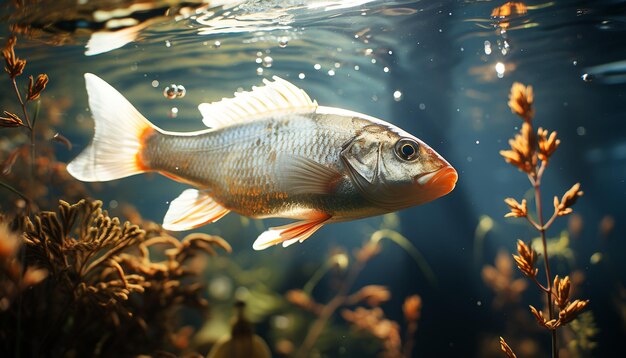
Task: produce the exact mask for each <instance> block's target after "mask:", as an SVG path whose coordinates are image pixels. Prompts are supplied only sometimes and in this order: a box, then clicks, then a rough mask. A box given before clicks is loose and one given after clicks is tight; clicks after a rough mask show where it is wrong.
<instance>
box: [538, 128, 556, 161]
mask: <svg viewBox="0 0 626 358" xmlns="http://www.w3.org/2000/svg"><path fill="white" fill-rule="evenodd" d="M537 137H538V138H539V143H538V145H539V159H541V160H542V161H544V162H545V161H548V159H549V158H550V157H551V156H552V154H554V152H555V151H556V149H557V148H558V147H559V144H561V140H559V139H557V138H556V132H552V133H550V135H549V136H548V130H547V129H542V128H539V129H538V130H537Z"/></svg>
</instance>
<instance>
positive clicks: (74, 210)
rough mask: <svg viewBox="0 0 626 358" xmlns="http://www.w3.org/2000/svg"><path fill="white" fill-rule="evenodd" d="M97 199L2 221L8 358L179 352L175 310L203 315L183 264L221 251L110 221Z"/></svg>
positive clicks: (216, 241)
mask: <svg viewBox="0 0 626 358" xmlns="http://www.w3.org/2000/svg"><path fill="white" fill-rule="evenodd" d="M101 206H102V203H101V202H99V201H93V202H88V201H84V200H81V201H79V202H78V203H76V204H73V205H70V204H68V203H66V202H60V204H59V209H58V212H46V211H44V212H40V213H38V214H37V215H35V216H34V217H33V219H32V220H31V219H30V218H29V217H26V216H18V217H16V218H15V219H13V220H12V221H9V220H8V219H7V218H6V217H2V223H1V225H2V226H1V227H2V232H1V233H0V234H1V236H0V240H1V245H2V246H1V247H2V249H1V250H0V251H1V254H2V257H1V258H0V260H1V265H0V267H1V269H2V271H1V276H0V280H1V281H2V285H1V287H3V290H2V298H1V301H0V302H1V312H0V325H1V326H2V328H1V329H0V332H2V334H1V335H0V345H1V347H2V351H3V352H7V353H8V352H10V353H11V354H14V355H15V356H20V354H23V355H26V356H39V355H42V354H46V355H52V356H67V355H71V356H108V355H111V354H116V355H117V354H119V355H130V354H145V353H152V352H157V351H159V350H162V351H164V352H167V351H173V352H180V350H181V349H182V348H185V347H184V346H183V347H181V346H177V342H178V340H177V339H176V338H177V333H178V331H179V330H181V329H186V328H184V327H181V326H180V323H181V322H179V320H178V318H179V315H180V312H179V311H181V310H188V309H191V310H195V311H196V312H197V313H196V314H199V315H201V316H202V315H206V314H207V310H208V302H207V301H206V299H205V298H203V294H202V293H203V290H204V288H203V286H202V285H201V284H200V283H198V282H197V281H198V280H197V277H196V276H197V275H198V272H196V271H194V270H193V265H192V264H191V263H192V261H193V259H194V257H196V256H198V255H200V254H208V255H216V254H217V253H216V251H217V249H222V250H224V251H230V246H229V245H228V244H227V243H226V242H225V241H224V240H222V239H221V238H219V237H216V236H210V235H206V234H190V235H188V236H186V237H185V238H183V239H182V240H180V241H179V240H178V239H176V238H173V237H171V236H169V235H168V234H166V233H164V232H163V231H162V230H158V229H156V228H155V227H153V228H150V229H148V230H147V231H146V230H142V229H140V228H139V227H138V226H136V225H132V224H130V223H129V222H125V223H121V222H120V221H119V219H117V218H111V217H110V216H109V215H108V214H107V212H106V211H104V210H102V208H101Z"/></svg>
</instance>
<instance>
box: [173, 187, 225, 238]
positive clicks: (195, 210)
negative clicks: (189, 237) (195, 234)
mask: <svg viewBox="0 0 626 358" xmlns="http://www.w3.org/2000/svg"><path fill="white" fill-rule="evenodd" d="M229 211H230V210H228V209H226V208H224V207H223V206H221V205H220V204H218V203H216V202H215V201H214V200H213V198H211V196H209V194H208V193H207V192H206V191H200V190H196V189H187V190H185V191H183V192H182V194H180V196H178V198H176V199H174V200H173V201H172V203H171V204H170V207H169V209H168V210H167V213H166V214H165V218H163V228H164V229H166V230H172V231H185V230H191V229H194V228H197V227H199V226H202V225H204V224H208V223H212V222H215V221H217V220H219V219H220V218H221V217H222V216H224V215H226V214H228V212H229Z"/></svg>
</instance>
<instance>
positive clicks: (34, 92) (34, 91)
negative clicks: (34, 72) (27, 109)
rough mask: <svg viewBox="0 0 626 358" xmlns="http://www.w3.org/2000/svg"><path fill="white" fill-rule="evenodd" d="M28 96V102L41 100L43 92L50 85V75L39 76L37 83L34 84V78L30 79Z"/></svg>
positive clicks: (30, 77)
mask: <svg viewBox="0 0 626 358" xmlns="http://www.w3.org/2000/svg"><path fill="white" fill-rule="evenodd" d="M28 80H29V83H28V96H27V97H26V100H27V101H35V100H37V99H39V96H41V92H43V90H44V89H46V85H47V84H48V75H46V74H45V73H43V74H40V75H39V76H37V81H35V83H34V84H33V76H29V77H28Z"/></svg>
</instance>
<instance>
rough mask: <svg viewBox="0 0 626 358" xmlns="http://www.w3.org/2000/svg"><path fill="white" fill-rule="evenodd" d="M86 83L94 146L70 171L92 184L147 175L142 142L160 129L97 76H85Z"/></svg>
mask: <svg viewBox="0 0 626 358" xmlns="http://www.w3.org/2000/svg"><path fill="white" fill-rule="evenodd" d="M85 81H86V84H87V94H88V95H89V108H90V109H91V113H92V116H93V119H94V121H95V134H94V137H93V141H92V142H91V144H90V145H89V146H88V147H87V148H85V150H84V151H83V152H82V153H80V155H79V156H78V157H76V159H74V160H73V161H72V162H71V163H69V164H68V165H67V171H68V172H69V173H70V174H71V175H72V176H74V177H75V178H76V179H78V180H82V181H89V182H93V181H108V180H114V179H119V178H124V177H127V176H130V175H134V174H139V173H143V172H145V171H146V170H147V168H146V167H145V166H144V165H143V164H142V163H141V156H140V155H139V154H140V153H141V147H142V141H143V139H144V138H146V137H147V136H148V135H149V134H150V133H152V132H154V131H156V130H158V129H157V128H156V127H155V126H154V125H153V124H152V123H150V122H148V120H147V119H146V118H145V117H144V116H142V115H141V113H139V111H137V110H136V109H135V107H133V105H132V104H130V102H128V101H127V100H126V98H124V96H122V95H121V94H120V93H119V92H117V91H116V90H115V89H114V88H113V87H111V86H110V85H109V84H108V83H106V82H104V81H103V80H102V79H101V78H99V77H98V76H96V75H94V74H91V73H86V74H85Z"/></svg>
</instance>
